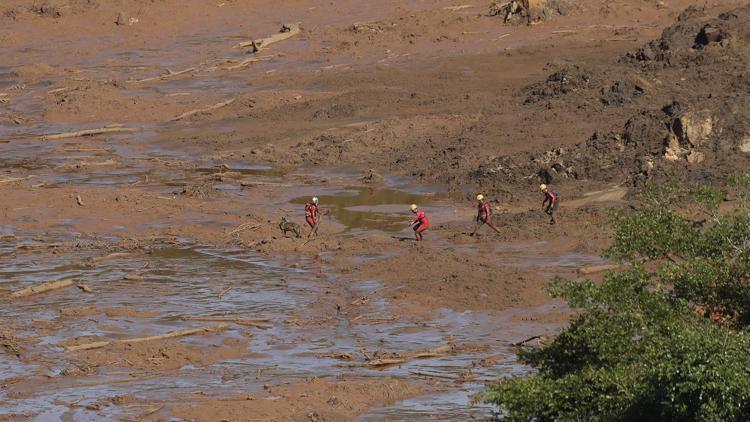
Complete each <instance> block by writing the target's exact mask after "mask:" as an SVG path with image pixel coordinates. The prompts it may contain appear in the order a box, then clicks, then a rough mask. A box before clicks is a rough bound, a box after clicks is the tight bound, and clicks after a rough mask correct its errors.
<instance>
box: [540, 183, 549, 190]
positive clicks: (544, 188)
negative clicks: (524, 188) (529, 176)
mask: <svg viewBox="0 0 750 422" xmlns="http://www.w3.org/2000/svg"><path fill="white" fill-rule="evenodd" d="M539 190H547V185H545V184H544V183H542V184H541V185H539Z"/></svg>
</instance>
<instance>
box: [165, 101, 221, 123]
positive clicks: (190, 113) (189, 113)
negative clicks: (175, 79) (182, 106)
mask: <svg viewBox="0 0 750 422" xmlns="http://www.w3.org/2000/svg"><path fill="white" fill-rule="evenodd" d="M234 100H235V98H231V99H229V100H226V101H222V102H220V103H217V104H214V105H211V106H208V107H203V108H196V109H193V110H188V111H186V112H184V113H182V114H180V115H179V116H177V117H174V118H172V119H171V120H170V122H176V121H178V120H182V119H185V118H187V117H191V116H194V115H196V114H201V113H208V112H211V111H214V110H218V109H220V108H222V107H226V106H228V105H230V104H232V103H233V102H234Z"/></svg>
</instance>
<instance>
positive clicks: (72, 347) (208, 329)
mask: <svg viewBox="0 0 750 422" xmlns="http://www.w3.org/2000/svg"><path fill="white" fill-rule="evenodd" d="M226 328H227V325H226V324H224V323H220V324H218V325H216V326H214V327H200V328H187V329H184V330H176V331H171V332H169V333H165V334H160V335H156V336H149V337H138V338H131V339H124V340H112V341H95V342H93V343H83V344H75V345H69V346H65V350H67V351H68V352H77V351H80V350H91V349H101V348H102V347H107V346H109V345H113V344H132V343H143V342H146V341H156V340H164V339H169V338H175V337H185V336H191V335H195V334H204V333H213V332H217V331H222V330H224V329H226Z"/></svg>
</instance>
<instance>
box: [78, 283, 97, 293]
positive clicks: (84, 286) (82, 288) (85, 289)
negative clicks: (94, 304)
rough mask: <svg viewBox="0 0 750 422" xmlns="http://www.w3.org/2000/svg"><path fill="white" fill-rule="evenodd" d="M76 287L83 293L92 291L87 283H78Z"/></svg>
mask: <svg viewBox="0 0 750 422" xmlns="http://www.w3.org/2000/svg"><path fill="white" fill-rule="evenodd" d="M78 288H79V289H81V291H83V292H85V293H94V290H92V289H91V287H89V286H88V284H83V283H81V284H78Z"/></svg>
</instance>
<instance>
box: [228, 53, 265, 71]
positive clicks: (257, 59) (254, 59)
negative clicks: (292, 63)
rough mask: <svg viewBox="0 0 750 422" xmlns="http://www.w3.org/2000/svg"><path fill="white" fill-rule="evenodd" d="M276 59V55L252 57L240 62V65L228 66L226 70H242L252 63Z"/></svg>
mask: <svg viewBox="0 0 750 422" xmlns="http://www.w3.org/2000/svg"><path fill="white" fill-rule="evenodd" d="M274 57H276V55H273V56H263V57H250V58H248V59H245V60H243V61H241V62H239V63H237V64H235V65H232V66H227V67H226V68H225V69H226V70H236V69H241V68H243V67H246V66H248V65H250V64H251V63H255V62H262V61H266V60H271V59H272V58H274Z"/></svg>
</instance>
